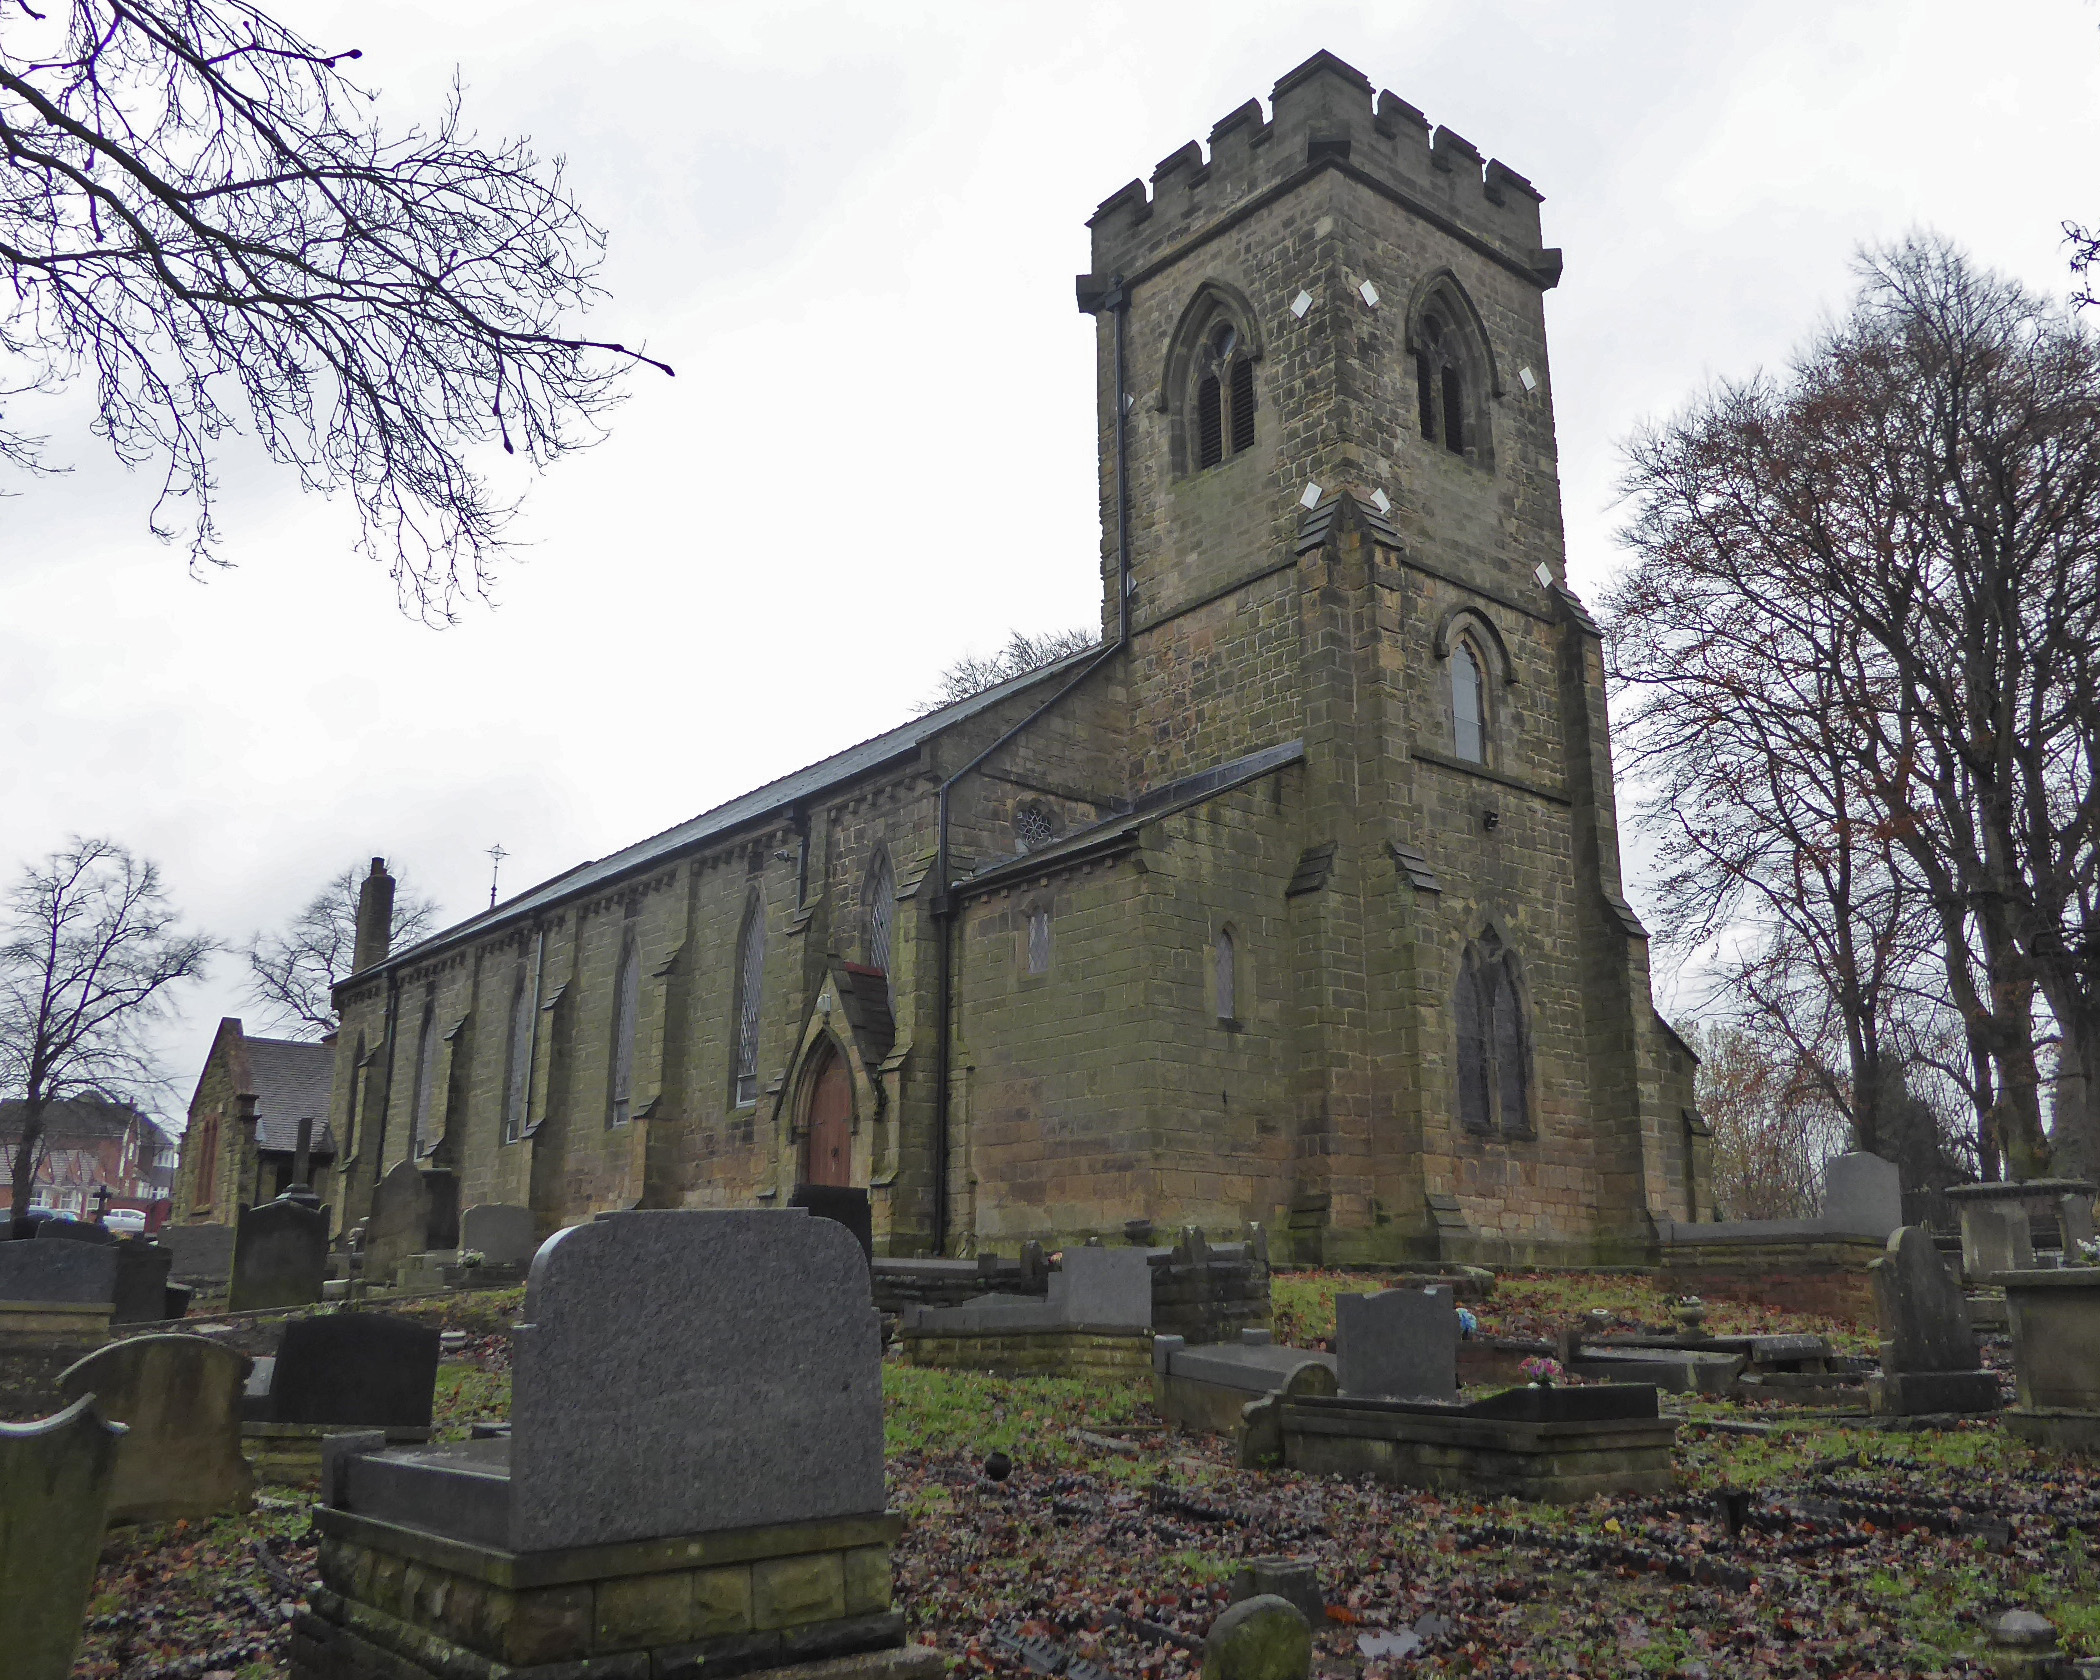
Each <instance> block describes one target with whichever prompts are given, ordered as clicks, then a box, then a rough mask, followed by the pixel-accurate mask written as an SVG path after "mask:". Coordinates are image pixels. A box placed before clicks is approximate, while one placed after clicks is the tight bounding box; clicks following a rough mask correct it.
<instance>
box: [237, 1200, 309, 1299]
mask: <svg viewBox="0 0 2100 1680" xmlns="http://www.w3.org/2000/svg"><path fill="white" fill-rule="evenodd" d="M327 1276H328V1210H327V1209H326V1208H311V1207H304V1206H302V1205H301V1204H300V1203H298V1202H294V1201H287V1200H286V1199H285V1198H284V1197H282V1196H280V1197H278V1198H277V1200H276V1201H274V1202H265V1203H263V1204H262V1206H261V1207H252V1208H242V1209H241V1222H240V1227H239V1235H237V1236H236V1237H235V1239H234V1245H233V1282H232V1286H231V1287H230V1289H229V1290H228V1292H227V1297H226V1310H227V1311H228V1312H262V1311H265V1310H267V1309H269V1308H271V1307H304V1306H310V1305H312V1304H313V1303H314V1302H316V1301H318V1300H320V1298H321V1282H322V1280H323V1279H324V1278H326V1277H327Z"/></svg>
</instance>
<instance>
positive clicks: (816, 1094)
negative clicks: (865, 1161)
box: [802, 1044, 853, 1187]
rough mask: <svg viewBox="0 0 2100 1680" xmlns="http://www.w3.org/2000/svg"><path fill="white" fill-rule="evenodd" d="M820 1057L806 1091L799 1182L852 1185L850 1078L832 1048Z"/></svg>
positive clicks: (839, 1057) (841, 1059) (844, 1062)
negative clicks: (806, 1101) (807, 1108)
mask: <svg viewBox="0 0 2100 1680" xmlns="http://www.w3.org/2000/svg"><path fill="white" fill-rule="evenodd" d="M821 1055H822V1058H823V1060H822V1062H821V1064H820V1065H819V1066H818V1068H817V1072H816V1076H815V1078H814V1079H813V1080H812V1081H811V1082H810V1088H809V1118H808V1119H807V1121H805V1122H804V1126H805V1130H806V1133H807V1136H806V1138H805V1140H804V1143H803V1157H802V1181H803V1183H805V1184H835V1185H839V1186H842V1187H843V1186H846V1185H850V1184H851V1183H852V1182H853V1079H852V1076H851V1075H850V1074H848V1073H847V1071H846V1059H845V1058H844V1057H843V1056H841V1055H840V1054H839V1053H838V1050H837V1048H836V1047H835V1046H833V1045H830V1044H826V1045H825V1046H824V1048H823V1050H822V1052H821Z"/></svg>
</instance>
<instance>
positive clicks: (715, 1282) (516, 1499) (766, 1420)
mask: <svg viewBox="0 0 2100 1680" xmlns="http://www.w3.org/2000/svg"><path fill="white" fill-rule="evenodd" d="M614 1327H617V1329H618V1331H619V1334H618V1335H609V1334H608V1330H609V1329H611V1328H614ZM514 1335H515V1344H516V1353H515V1356H514V1361H513V1368H512V1369H513V1374H512V1387H511V1406H510V1418H511V1441H510V1513H509V1527H510V1536H509V1544H510V1545H511V1546H512V1547H513V1548H515V1549H517V1550H520V1551H539V1550H544V1549H547V1548H551V1547H557V1546H588V1545H603V1544H609V1543H612V1542H615V1541H623V1540H639V1539H647V1538H651V1537H655V1536H659V1535H673V1534H691V1533H696V1532H702V1531H706V1530H712V1529H723V1528H749V1527H755V1526H758V1525H761V1524H769V1523H793V1522H807V1521H814V1520H823V1519H829V1518H834V1517H847V1516H857V1515H861V1514H864V1513H869V1512H880V1511H881V1510H882V1508H883V1471H882V1393H881V1363H882V1349H881V1331H880V1324H879V1319H878V1315H877V1314H876V1312H875V1309H874V1307H873V1306H871V1305H870V1304H869V1300H868V1279H867V1262H866V1260H865V1259H864V1258H863V1257H862V1255H861V1253H860V1248H859V1245H858V1244H857V1243H856V1242H854V1240H853V1238H852V1236H851V1235H850V1234H849V1233H848V1232H846V1231H845V1230H844V1229H842V1228H841V1227H840V1226H839V1225H837V1224H835V1223H834V1222H833V1221H831V1220H828V1219H812V1218H810V1217H809V1216H808V1215H807V1214H803V1213H797V1212H786V1211H783V1212H777V1213H776V1212H747V1211H741V1210H740V1211H723V1212H705V1213H703V1212H684V1211H676V1212H674V1211H654V1210H651V1211H645V1212H637V1213H623V1214H620V1215H618V1216H616V1217H614V1218H612V1219H606V1220H599V1221H595V1222H593V1223H592V1224H589V1225H578V1226H573V1227H571V1228H570V1229H568V1230H565V1231H561V1232H558V1233H557V1234H556V1235H555V1236H554V1237H552V1238H551V1239H549V1241H548V1242H547V1243H546V1244H545V1245H544V1246H543V1247H542V1248H541V1249H540V1251H539V1254H538V1256H537V1257H536V1258H535V1259H534V1261H533V1263H532V1278H531V1282H530V1284H529V1286H528V1291H527V1295H526V1301H525V1316H524V1322H522V1323H521V1324H520V1325H519V1326H518V1328H517V1330H516V1331H515V1333H514Z"/></svg>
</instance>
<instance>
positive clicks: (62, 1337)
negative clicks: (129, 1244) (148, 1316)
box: [0, 1240, 117, 1417]
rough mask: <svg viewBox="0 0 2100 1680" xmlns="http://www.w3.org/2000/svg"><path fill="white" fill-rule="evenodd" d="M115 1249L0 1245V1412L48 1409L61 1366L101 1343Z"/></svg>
mask: <svg viewBox="0 0 2100 1680" xmlns="http://www.w3.org/2000/svg"><path fill="white" fill-rule="evenodd" d="M116 1289H117V1245H116V1244H115V1243H96V1242H38V1241H29V1242H24V1241H21V1240H12V1241H10V1240H0V1411H6V1412H11V1413H13V1414H14V1415H16V1416H17V1417H35V1416H40V1415H43V1414H46V1413H50V1412H55V1411H57V1410H58V1408H59V1407H60V1406H61V1405H62V1404H63V1403H64V1402H63V1401H62V1400H61V1399H60V1397H59V1387H58V1379H59V1377H60V1375H61V1374H62V1373H63V1372H64V1371H65V1369H66V1367H67V1366H68V1365H71V1364H72V1363H73V1362H74V1361H75V1360H78V1359H81V1358H83V1357H85V1356H86V1355H87V1354H90V1353H92V1352H94V1350H95V1349H96V1348H98V1347H100V1346H102V1345H103V1343H105V1342H107V1341H108V1340H109V1321H110V1317H111V1314H112V1313H113V1312H114V1311H115V1310H116Z"/></svg>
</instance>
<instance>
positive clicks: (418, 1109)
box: [408, 998, 438, 1156]
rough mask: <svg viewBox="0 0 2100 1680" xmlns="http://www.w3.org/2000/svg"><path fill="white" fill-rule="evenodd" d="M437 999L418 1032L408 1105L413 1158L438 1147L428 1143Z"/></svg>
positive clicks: (426, 1011)
mask: <svg viewBox="0 0 2100 1680" xmlns="http://www.w3.org/2000/svg"><path fill="white" fill-rule="evenodd" d="M437 1050H438V1030H437V1000H436V999H435V998H432V999H428V1000H426V1001H425V1002H424V1004H423V1022H422V1025H421V1027H420V1028H418V1029H417V1032H416V1083H415V1089H414V1091H413V1092H412V1093H411V1094H410V1097H409V1103H408V1152H409V1154H410V1155H411V1156H415V1155H427V1154H429V1153H430V1151H431V1150H432V1149H433V1148H435V1147H436V1145H437V1140H436V1139H435V1138H431V1139H429V1140H428V1141H426V1140H425V1136H424V1134H425V1132H426V1131H428V1129H429V1126H430V1099H431V1095H432V1090H431V1087H432V1082H433V1081H434V1080H435V1079H436V1077H437Z"/></svg>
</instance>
